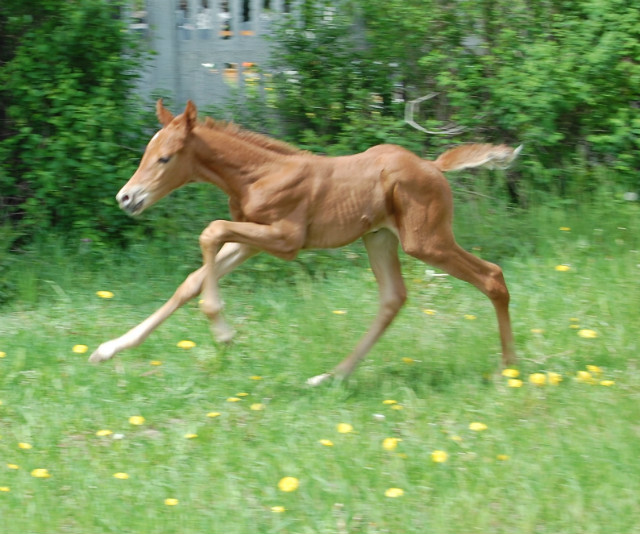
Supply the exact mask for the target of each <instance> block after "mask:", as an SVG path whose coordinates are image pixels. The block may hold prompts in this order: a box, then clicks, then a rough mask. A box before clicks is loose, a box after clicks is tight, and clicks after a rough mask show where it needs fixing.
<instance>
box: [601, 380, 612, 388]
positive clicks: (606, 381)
mask: <svg viewBox="0 0 640 534" xmlns="http://www.w3.org/2000/svg"><path fill="white" fill-rule="evenodd" d="M600 385H601V386H606V387H611V386H613V385H615V381H614V380H601V381H600Z"/></svg>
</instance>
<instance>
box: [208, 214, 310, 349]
mask: <svg viewBox="0 0 640 534" xmlns="http://www.w3.org/2000/svg"><path fill="white" fill-rule="evenodd" d="M299 228H300V227H299V226H298V225H295V224H293V223H291V222H289V221H281V222H280V223H278V224H274V225H262V224H255V223H249V222H233V221H222V220H219V221H213V222H212V223H211V224H210V225H209V226H208V227H207V228H206V229H205V230H204V232H202V234H201V235H200V248H201V249H202V258H203V263H204V264H205V265H206V267H207V270H206V274H205V279H204V282H203V287H202V302H201V304H200V309H201V310H202V311H203V312H204V313H205V314H206V315H207V316H208V317H209V319H210V321H211V330H212V332H213V334H214V336H215V337H216V339H217V340H218V341H222V342H227V341H230V340H231V338H232V337H233V334H234V331H233V329H232V328H231V327H230V326H229V325H228V324H227V322H226V321H225V319H224V317H223V316H222V310H223V308H224V303H223V302H222V299H221V297H220V289H219V286H218V280H219V279H220V272H221V269H223V265H222V264H221V263H220V261H219V258H220V253H218V250H224V247H226V246H227V245H225V243H227V242H229V241H232V242H237V243H243V244H244V245H246V246H248V247H251V248H252V249H260V250H263V251H265V252H268V253H270V254H273V255H275V256H278V257H281V258H284V259H293V258H295V257H296V255H297V253H298V250H299V249H300V245H301V242H302V238H301V237H300V236H301V232H300V230H299ZM220 247H222V249H221V248H220Z"/></svg>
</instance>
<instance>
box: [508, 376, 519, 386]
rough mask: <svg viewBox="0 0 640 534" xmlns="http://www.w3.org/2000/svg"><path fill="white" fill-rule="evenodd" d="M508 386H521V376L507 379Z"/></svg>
mask: <svg viewBox="0 0 640 534" xmlns="http://www.w3.org/2000/svg"><path fill="white" fill-rule="evenodd" d="M507 386H509V387H510V388H521V387H522V380H520V379H519V378H510V379H509V380H507Z"/></svg>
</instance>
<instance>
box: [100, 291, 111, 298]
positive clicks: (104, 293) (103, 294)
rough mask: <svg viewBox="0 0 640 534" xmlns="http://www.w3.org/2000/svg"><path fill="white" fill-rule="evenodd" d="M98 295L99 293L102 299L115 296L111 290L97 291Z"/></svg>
mask: <svg viewBox="0 0 640 534" xmlns="http://www.w3.org/2000/svg"><path fill="white" fill-rule="evenodd" d="M96 295H98V296H99V297H100V298H101V299H112V298H113V293H112V292H111V291H96Z"/></svg>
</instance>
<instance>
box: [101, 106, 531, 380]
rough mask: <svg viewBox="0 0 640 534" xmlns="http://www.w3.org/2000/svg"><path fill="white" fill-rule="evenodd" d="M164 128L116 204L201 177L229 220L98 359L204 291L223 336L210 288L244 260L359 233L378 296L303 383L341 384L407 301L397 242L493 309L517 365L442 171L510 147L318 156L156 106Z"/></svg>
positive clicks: (506, 155)
mask: <svg viewBox="0 0 640 534" xmlns="http://www.w3.org/2000/svg"><path fill="white" fill-rule="evenodd" d="M156 112H157V115H158V119H159V121H160V123H161V124H162V126H163V128H162V129H161V130H160V131H159V132H158V133H156V134H155V135H154V136H153V138H152V139H151V141H149V144H148V145H147V148H146V150H145V153H144V155H143V157H142V161H141V162H140V166H139V167H138V170H137V171H136V172H135V174H134V175H133V176H132V177H131V179H130V180H129V182H128V183H127V184H126V185H125V186H124V187H123V188H122V189H121V190H120V192H119V193H118V195H117V196H116V199H117V200H118V202H119V204H120V207H121V208H122V209H123V210H124V211H126V212H127V213H129V214H130V215H138V214H139V213H142V212H143V211H144V210H145V209H146V208H148V207H149V206H151V205H152V204H154V203H155V202H156V201H158V200H159V199H161V198H162V197H164V196H166V195H167V194H169V193H170V192H171V191H173V190H175V189H178V188H179V187H181V186H183V185H185V184H187V183H189V182H209V183H211V184H213V185H216V186H218V187H219V188H220V189H222V190H223V191H224V192H225V193H226V194H227V195H228V196H229V207H230V212H231V219H232V220H231V221H226V220H216V221H213V222H212V223H211V224H209V226H208V227H207V228H206V229H205V230H204V232H202V234H201V235H200V247H201V249H202V255H203V265H202V267H200V268H199V269H198V270H196V271H194V272H193V273H191V274H190V275H189V276H188V277H187V278H186V280H185V281H184V282H183V283H182V284H181V285H180V286H179V287H178V289H177V290H176V292H175V293H174V295H173V296H172V297H171V298H170V299H169V300H168V301H167V302H166V303H165V304H164V305H163V306H162V307H160V308H159V309H158V310H157V311H156V312H155V313H153V314H152V315H151V316H149V317H148V318H147V319H145V320H144V321H143V322H142V323H140V324H139V325H137V326H136V327H134V328H132V329H131V330H130V331H129V332H127V333H126V334H124V335H123V336H121V337H119V338H116V339H113V340H111V341H107V342H105V343H103V344H102V345H100V346H99V347H98V349H97V350H96V351H95V352H94V353H93V354H92V355H91V358H90V361H92V362H100V361H104V360H108V359H109V358H112V357H113V356H114V355H115V354H116V353H118V352H120V351H122V350H124V349H127V348H130V347H134V346H136V345H139V344H140V343H142V341H143V340H144V339H145V338H146V337H147V336H148V335H149V334H150V333H151V332H152V331H153V330H154V329H155V328H156V327H157V326H158V325H159V324H160V323H162V321H164V320H165V319H166V318H167V317H169V316H170V315H171V314H172V313H173V312H174V311H175V310H176V309H178V308H179V307H180V306H182V305H183V304H184V303H185V302H187V301H188V300H190V299H192V298H194V297H196V296H197V295H198V294H200V293H202V298H203V301H202V305H201V308H202V311H203V312H204V313H205V314H206V315H207V316H208V317H209V319H210V321H211V328H212V331H213V333H214V335H215V336H216V338H217V339H218V340H219V341H222V342H227V341H230V340H231V338H232V337H233V330H232V329H231V328H230V327H229V326H228V325H227V323H226V321H225V320H224V318H223V316H222V308H223V304H222V300H221V298H220V294H219V288H218V281H219V280H220V278H222V277H223V276H224V275H225V274H227V273H229V272H230V271H232V270H233V269H235V268H236V267H237V266H238V265H240V264H241V263H242V262H244V261H245V260H246V259H247V258H249V257H251V256H253V255H255V254H257V253H258V252H262V251H264V252H268V253H269V254H273V255H274V256H277V257H280V258H283V259H285V260H292V259H294V258H295V257H296V255H297V254H298V252H299V251H300V250H302V249H312V248H336V247H341V246H343V245H346V244H348V243H351V242H353V241H355V240H356V239H358V238H362V240H363V241H364V244H365V247H366V249H367V253H368V255H369V260H370V262H371V268H372V270H373V272H374V274H375V277H376V279H377V281H378V285H379V289H380V307H379V310H378V313H377V315H376V318H375V320H374V321H373V324H372V325H371V327H370V328H369V330H368V332H367V333H366V334H365V335H364V337H363V338H362V339H361V340H360V342H359V343H358V344H357V345H356V347H355V349H354V350H353V352H352V353H351V354H350V355H349V356H347V358H346V359H344V360H343V361H342V362H341V363H340V364H339V365H338V366H337V367H335V368H334V369H333V370H332V371H330V372H327V373H323V374H321V375H318V376H315V377H313V378H310V379H309V380H308V383H309V384H311V385H317V384H320V383H321V382H323V381H325V380H327V379H329V378H330V377H334V376H335V377H338V378H345V377H347V376H348V375H349V374H350V373H351V372H352V371H353V370H354V368H355V367H356V365H357V364H358V362H359V361H360V360H362V359H363V358H364V356H365V355H366V354H367V352H369V350H370V349H371V347H372V346H373V344H374V343H375V342H376V341H377V340H378V338H379V337H380V336H381V335H382V333H383V332H384V331H385V329H386V328H387V327H388V326H389V324H390V323H391V321H392V320H393V319H394V317H395V316H396V314H397V313H398V311H399V310H400V308H401V307H402V305H403V304H404V302H405V300H406V289H405V285H404V282H403V280H402V275H401V272H400V261H399V259H398V244H400V245H401V246H402V249H403V250H404V251H405V252H406V253H407V254H410V255H411V256H414V257H416V258H419V259H420V260H422V261H424V262H426V263H429V264H431V265H433V266H436V267H438V268H440V269H442V270H444V271H446V272H448V273H449V274H451V275H452V276H455V277H457V278H460V279H462V280H466V281H467V282H469V283H471V284H473V285H474V286H476V287H477V288H478V289H479V290H480V291H482V292H483V293H484V294H485V295H487V296H488V297H489V299H490V300H491V302H492V303H493V306H494V308H495V311H496V315H497V319H498V327H499V331H500V340H501V343H502V363H503V365H508V364H511V363H513V362H514V361H515V353H514V343H513V335H512V333H511V322H510V319H509V309H508V307H509V292H508V290H507V286H506V284H505V281H504V278H503V276H502V271H501V269H500V268H499V267H498V266H497V265H494V264H492V263H489V262H486V261H484V260H481V259H480V258H478V257H476V256H474V255H472V254H470V253H468V252H466V251H465V250H463V249H462V248H460V247H459V246H458V245H457V243H456V241H455V239H454V236H453V232H452V229H451V222H452V216H453V204H452V195H451V190H450V188H449V184H448V183H447V181H446V179H445V177H444V175H443V174H442V173H443V172H444V171H453V170H458V169H464V168H468V167H479V166H485V167H489V168H505V167H506V166H508V165H509V163H511V161H512V160H513V159H514V158H515V157H516V156H517V154H518V152H519V148H518V149H515V150H514V149H512V148H509V147H507V146H504V145H500V146H494V145H488V144H471V145H462V146H459V147H456V148H453V149H451V150H448V151H446V152H445V153H444V154H442V155H441V156H440V157H439V158H438V159H436V160H435V161H428V160H424V159H421V158H419V157H418V156H416V155H414V154H413V153H411V152H409V151H407V150H405V149H403V148H401V147H399V146H394V145H379V146H375V147H373V148H370V149H369V150H367V151H366V152H363V153H361V154H355V155H352V156H342V157H333V158H331V157H323V156H316V155H313V154H310V153H308V152H304V151H300V150H297V149H295V148H294V147H292V146H290V145H287V144H286V143H282V142H280V141H276V140H275V139H271V138H269V137H266V136H263V135H260V134H256V133H252V132H249V131H246V130H242V129H240V128H239V127H237V126H235V125H233V124H227V123H219V122H216V121H213V120H211V119H207V121H206V122H204V123H201V122H198V118H197V111H196V107H195V106H194V104H193V103H192V102H191V101H189V102H188V103H187V106H186V108H185V111H184V113H182V114H181V115H179V116H177V117H174V116H173V115H172V114H171V113H170V112H169V111H168V110H167V109H166V108H165V107H164V106H163V105H162V101H161V100H158V102H157V105H156Z"/></svg>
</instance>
